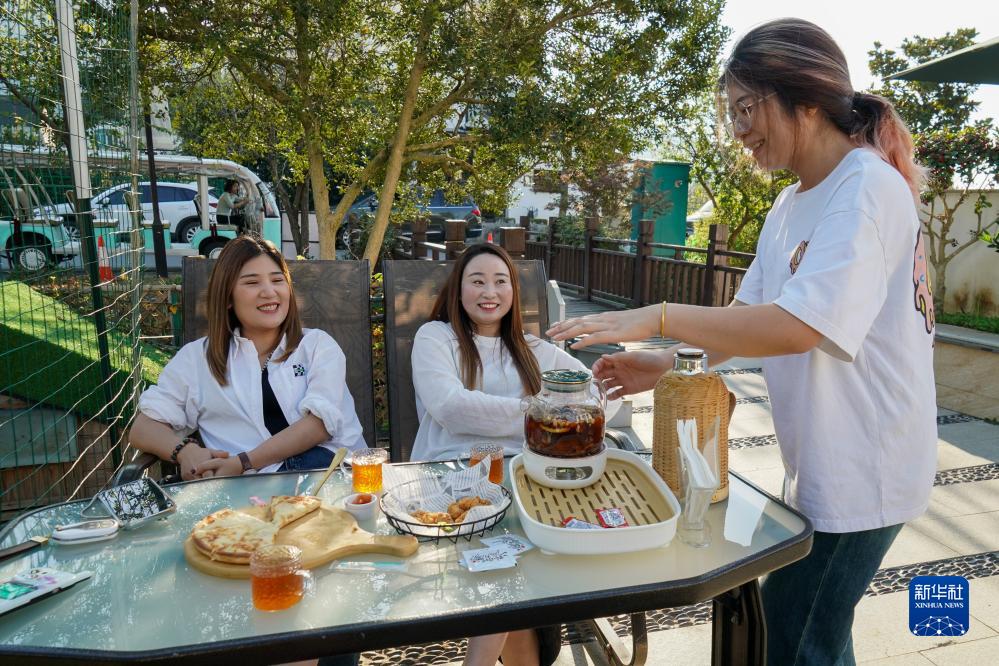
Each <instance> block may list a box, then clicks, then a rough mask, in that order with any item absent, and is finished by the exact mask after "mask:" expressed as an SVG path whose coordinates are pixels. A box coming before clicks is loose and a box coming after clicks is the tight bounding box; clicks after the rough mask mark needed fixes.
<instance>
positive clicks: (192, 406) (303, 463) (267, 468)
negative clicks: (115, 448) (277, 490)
mask: <svg viewBox="0 0 999 666" xmlns="http://www.w3.org/2000/svg"><path fill="white" fill-rule="evenodd" d="M207 310H208V336H207V337H204V338H200V339H198V340H195V341H194V342H191V343H189V344H187V345H184V347H182V348H181V349H180V351H178V352H177V355H176V356H174V358H173V359H172V360H171V361H170V362H169V363H168V364H167V366H166V367H165V368H164V369H163V372H162V373H161V374H160V378H159V383H158V384H157V385H156V386H151V387H149V388H148V389H147V390H146V391H145V392H144V393H143V394H142V396H141V397H140V398H139V412H140V413H139V414H138V415H137V416H136V419H135V424H134V425H133V426H132V430H131V432H130V434H129V441H130V442H131V444H132V445H133V446H135V447H136V448H138V449H141V450H142V451H147V452H149V453H153V454H155V455H157V456H159V457H160V458H162V459H163V460H170V461H173V462H176V463H177V464H178V465H179V466H180V471H181V475H182V477H183V478H184V479H185V480H186V479H194V478H201V477H211V476H234V475H238V474H242V473H243V472H246V471H248V470H257V471H261V472H272V471H277V470H279V469H315V468H322V467H325V466H327V465H328V464H329V463H330V462H331V460H332V458H333V452H334V451H335V450H336V449H338V448H339V447H341V446H346V447H348V448H350V449H362V448H366V444H365V441H364V436H363V432H362V429H361V423H360V421H359V420H358V418H357V414H356V412H355V411H354V400H353V398H351V395H350V391H349V390H348V389H347V385H346V380H345V377H346V359H345V358H344V354H343V352H342V351H341V350H340V347H339V345H337V343H336V342H335V341H334V340H333V338H331V337H330V336H329V335H327V334H326V333H325V332H323V331H320V330H318V329H303V328H302V324H301V320H300V318H299V314H298V307H297V304H296V302H295V292H294V288H293V287H292V284H291V276H290V274H289V272H288V265H287V264H286V263H285V261H284V258H283V257H282V256H281V253H280V252H278V250H277V248H275V247H274V245H272V244H271V243H269V242H267V241H263V240H261V239H259V238H257V237H255V236H240V237H239V238H236V239H234V240H231V241H229V243H227V244H226V246H225V248H224V249H223V250H222V253H221V254H220V255H219V258H218V261H217V262H216V264H215V267H214V269H213V270H212V275H211V278H210V279H209V282H208V294H207ZM194 430H198V432H199V433H200V436H201V439H202V441H203V442H204V448H202V447H200V446H198V445H197V442H195V441H194V440H192V439H190V438H189V437H187V436H188V435H189V434H190V433H192V432H193V431H194Z"/></svg>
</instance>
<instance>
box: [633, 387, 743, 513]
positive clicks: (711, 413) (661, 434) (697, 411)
mask: <svg viewBox="0 0 999 666" xmlns="http://www.w3.org/2000/svg"><path fill="white" fill-rule="evenodd" d="M653 400H654V412H653V415H652V467H653V469H655V470H656V472H658V473H659V476H661V477H662V478H663V480H664V481H665V482H666V485H668V486H669V487H670V490H672V491H673V492H674V493H675V494H676V496H677V497H683V495H682V484H681V479H680V452H679V448H678V447H679V446H680V441H679V437H678V436H677V433H676V422H677V421H678V420H680V419H695V420H696V421H697V445H698V447H700V449H701V450H702V451H703V450H704V445H705V443H706V442H707V438H708V437H709V436H710V435H711V430H712V428H713V425H714V422H715V417H716V416H717V417H719V418H720V419H721V424H720V426H719V428H718V472H719V476H720V477H721V485H720V486H719V487H718V490H717V491H716V492H715V494H714V495H712V497H711V501H712V502H718V501H720V500H723V499H725V498H726V497H728V424H729V419H730V418H731V416H732V410H733V409H735V395H733V394H732V393H730V392H729V390H728V387H726V386H725V382H724V381H723V380H722V378H721V377H719V376H718V375H717V374H715V373H713V372H708V373H704V374H696V375H686V374H680V373H676V372H667V373H666V374H664V375H663V376H662V377H660V378H659V381H658V382H657V383H656V388H655V391H654V393H653Z"/></svg>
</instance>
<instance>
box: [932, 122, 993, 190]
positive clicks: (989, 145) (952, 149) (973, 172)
mask: <svg viewBox="0 0 999 666" xmlns="http://www.w3.org/2000/svg"><path fill="white" fill-rule="evenodd" d="M915 144H916V159H917V160H918V161H919V162H920V163H921V164H923V166H925V167H926V168H927V170H928V174H927V176H928V177H927V183H926V185H927V188H926V191H925V192H924V194H923V203H929V202H930V200H931V199H932V197H935V196H940V195H941V194H943V193H944V192H947V191H948V190H950V189H952V188H953V187H954V183H955V182H958V183H974V184H976V185H980V186H983V187H988V186H989V185H990V184H996V183H999V133H997V132H996V131H995V129H994V128H992V127H990V126H988V125H986V124H979V125H972V126H968V127H962V128H960V129H956V130H954V129H940V130H932V131H928V132H925V133H923V134H919V135H917V136H916V140H915Z"/></svg>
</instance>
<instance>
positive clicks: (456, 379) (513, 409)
mask: <svg viewBox="0 0 999 666" xmlns="http://www.w3.org/2000/svg"><path fill="white" fill-rule="evenodd" d="M524 338H525V339H526V340H527V344H528V345H529V346H530V348H531V351H532V352H533V353H534V357H535V358H536V359H538V366H539V367H540V368H541V371H542V372H544V371H545V370H556V369H560V368H567V369H573V370H585V369H586V366H585V365H583V364H582V363H580V361H579V360H578V359H576V358H574V357H572V356H570V355H569V354H567V353H566V352H564V351H562V350H561V349H559V348H558V347H556V346H555V345H553V344H550V343H548V342H545V341H544V340H541V339H539V338H536V337H534V336H533V335H525V336H524ZM475 346H476V347H477V348H478V350H479V358H480V359H481V361H482V371H481V373H480V374H479V384H480V386H479V390H475V391H470V390H468V389H466V388H465V385H464V384H462V381H461V353H460V351H459V347H458V337H457V336H456V335H455V333H454V329H452V328H451V324H448V323H445V322H442V321H431V322H427V323H426V324H424V325H423V326H421V327H420V330H419V331H417V332H416V338H415V339H414V340H413V387H414V389H415V390H416V413H417V416H419V418H420V429H419V431H418V432H417V433H416V441H415V442H414V443H413V453H412V455H411V456H410V458H411V459H412V460H448V459H452V458H459V457H461V456H462V454H463V453H464V452H465V451H466V450H467V449H468V448H469V446H470V445H471V444H472V443H474V442H475V441H476V440H481V439H483V438H488V439H489V441H490V442H491V443H495V444H500V445H502V446H503V448H504V449H505V450H506V453H508V454H515V453H520V451H521V448H522V447H523V444H524V412H523V410H522V409H521V407H520V402H521V399H522V398H524V397H525V393H524V386H523V384H521V381H520V375H518V374H517V367H516V366H515V365H514V362H513V357H512V356H511V355H510V353H509V352H508V351H507V350H506V347H505V346H504V345H503V339H502V338H488V337H483V336H481V335H476V336H475Z"/></svg>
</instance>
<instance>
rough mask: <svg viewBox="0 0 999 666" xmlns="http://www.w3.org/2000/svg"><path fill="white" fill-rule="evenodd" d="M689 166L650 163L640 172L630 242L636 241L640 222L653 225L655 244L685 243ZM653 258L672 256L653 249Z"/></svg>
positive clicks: (658, 249) (668, 252)
mask: <svg viewBox="0 0 999 666" xmlns="http://www.w3.org/2000/svg"><path fill="white" fill-rule="evenodd" d="M689 183H690V164H688V163H687V162H653V163H652V166H651V167H646V168H644V169H642V176H641V178H640V179H639V183H638V187H637V188H636V189H635V203H634V204H633V205H632V207H631V239H632V240H636V239H637V238H638V227H639V222H641V221H642V220H643V219H652V220H654V221H655V224H654V226H653V233H652V240H653V242H655V243H669V244H670V245H684V244H685V243H686V240H687V187H688V185H689ZM652 253H653V254H654V255H656V256H666V255H669V256H672V252H670V251H668V250H665V249H662V248H655V249H653V251H652Z"/></svg>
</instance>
